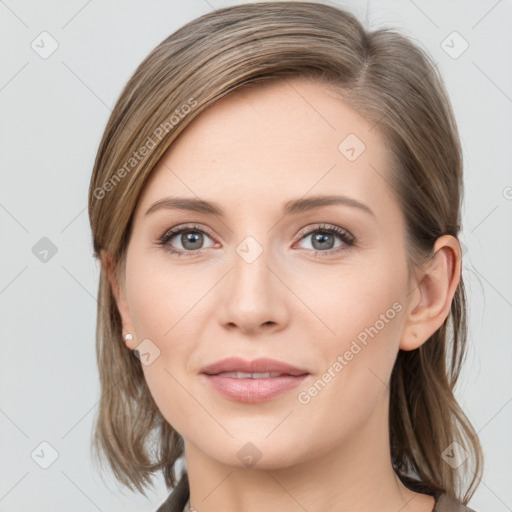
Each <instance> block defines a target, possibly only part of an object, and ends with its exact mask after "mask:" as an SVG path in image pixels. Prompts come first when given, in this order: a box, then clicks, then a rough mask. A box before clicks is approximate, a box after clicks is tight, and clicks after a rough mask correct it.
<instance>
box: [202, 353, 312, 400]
mask: <svg viewBox="0 0 512 512" xmlns="http://www.w3.org/2000/svg"><path fill="white" fill-rule="evenodd" d="M233 371H238V372H247V373H267V372H276V373H281V374H282V375H280V376H278V377H268V378H254V379H253V378H236V377H232V376H225V375H219V373H222V372H233ZM201 373H202V376H203V378H204V379H206V381H207V382H208V383H209V384H210V385H211V386H212V387H213V389H214V390H215V391H217V392H218V393H220V394H221V395H223V396H224V397H226V398H228V399H230V400H234V401H236V402H245V403H251V404H254V403H260V402H264V401H266V400H270V399H271V398H274V397H277V396H279V395H282V394H283V393H285V392H287V391H289V390H291V389H293V388H295V387H297V386H298V385H299V384H300V383H301V382H302V381H303V380H304V379H305V378H306V377H307V376H308V375H309V372H307V371H306V370H303V369H300V368H297V367H295V366H292V365H289V364H287V363H283V362H281V361H277V360H275V359H268V358H260V359H255V360H254V361H246V360H244V359H241V358H237V357H230V358H227V359H223V360H222V361H217V362H216V363H213V364H210V365H208V366H205V367H204V368H203V369H202V371H201Z"/></svg>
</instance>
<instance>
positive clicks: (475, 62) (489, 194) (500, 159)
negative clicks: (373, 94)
mask: <svg viewBox="0 0 512 512" xmlns="http://www.w3.org/2000/svg"><path fill="white" fill-rule="evenodd" d="M236 3H239V2H225V1H212V0H210V1H206V0H193V1H188V2H186V3H185V2H178V1H176V0H175V1H146V2H142V1H138V2H135V1H133V0H131V1H127V0H123V1H99V0H89V1H83V0H77V1H67V2H64V1H61V2H56V1H45V2H44V5H43V2H36V1H20V0H17V1H16V0H6V1H3V0H0V41H1V44H0V51H1V65H0V107H1V123H0V130H1V134H0V144H1V147H0V170H1V186H0V233H1V245H0V247H1V248H0V314H1V322H2V323H1V326H2V327H1V344H2V345H1V346H2V355H1V357H0V364H1V373H0V375H1V386H0V432H1V436H0V443H1V444H0V453H1V457H0V460H1V466H0V510H2V511H19V512H21V511H34V510H38V511H39V512H46V511H53V512H58V511H67V510H70V509H73V510H76V511H95V510H105V511H106V510H108V511H121V510H134V511H135V510H137V511H154V510H156V508H157V506H158V505H159V504H160V503H161V502H162V501H163V500H164V499H165V497H166V496H167V491H166V490H165V487H164V486H163V483H162V482H163V481H162V480H161V479H160V480H157V482H158V484H159V485H158V486H157V488H156V490H155V492H154V493H153V494H150V500H147V499H145V498H143V497H140V496H138V495H137V494H130V493H129V492H128V491H123V492H124V494H123V492H122V491H121V489H120V488H118V487H117V486H116V484H115V481H114V480H113V479H112V478H111V476H110V474H109V473H107V474H105V476H104V478H105V481H103V480H102V478H101V477H100V475H99V472H98V470H97V468H95V467H94V466H93V465H92V463H91V459H90V455H89V445H90V435H91V429H92V420H93V417H94V414H95V412H96V410H97V403H98V398H99V386H98V376H97V369H96V362H95V348H94V330H95V316H96V298H95V297H96V290H97V283H98V275H99V272H98V265H97V264H96V262H95V260H94V259H93V257H92V245H91V237H90V231H89V224H88V218H87V211H86V206H87V188H88V182H89V178H90V173H91V170H92V165H93V161H94V157H95V152H96V150H97V146H98V143H99V141H100V137H101V134H102V132H103V129H104V127H105V124H106V121H107V118H108V116H109V114H110V110H111V108H112V106H113V104H114V102H115V100H116V98H117V96H118V95H119V93H120V92H121V89H122V87H123V86H124V84H125V82H126V81H127V80H128V78H129V77H130V75H131V74H132V73H133V71H134V70H135V68H136V66H137V65H138V64H139V62H140V61H141V60H142V59H143V58H144V57H145V56H146V55H147V53H148V52H149V51H150V50H151V49H153V48H154V47H155V46H156V45H157V44H158V43H160V41H161V40H162V39H164V38H165V37H167V36H168V35H169V34H171V33H172V32H173V31H174V30H176V29H177V28H179V27H180V26H182V25H183V24H184V23H186V22H187V21H189V20H191V19H193V18H195V17H197V16H199V15H201V14H205V13H207V12H210V11H211V10H212V9H215V8H220V7H224V6H228V5H235V4H236ZM332 3H334V2H332ZM338 3H339V5H343V6H348V7H349V8H350V9H351V10H352V11H353V12H355V13H356V14H357V15H358V17H359V18H360V19H361V20H362V21H363V22H364V23H365V25H366V26H367V27H370V28H376V27H378V26H391V27H394V28H396V29H397V30H399V31H401V32H402V33H403V34H405V35H408V36H409V37H411V38H413V39H414V40H415V41H416V42H418V43H419V44H421V45H422V46H423V47H424V48H426V49H427V50H428V51H429V52H430V53H431V55H432V56H433V57H434V59H435V61H436V62H438V67H439V69H440V71H441V73H442V74H443V77H444V79H445V82H446V84H447V87H448V91H449V94H450V96H451V99H452V102H453V106H454V110H455V115H456V117H457V121H458V125H459V130H460V134H461V138H462V144H463V149H464V161H465V206H464V210H463V226H464V230H463V233H462V241H463V244H464V250H465V251H466V252H465V254H464V271H463V272H464V274H463V275H464V279H465V281H466V285H467V287H468V295H469V298H470V336H469V354H468V358H467V362H466V366H465V368H464V371H463V374H462V377H461V381H460V383H459V385H458V388H457V396H458V398H459V399H460V401H461V404H462V406H463V407H464V410H465V411H466V413H467V414H468V416H469V418H470V419H471V421H472V422H473V424H474V425H475V427H476V429H477V431H478V432H479V435H480V439H481V442H482V444H483V447H484V451H485V456H486V461H485V462H486V466H485V473H484V477H483V480H482V483H481V485H480V487H479V488H478V490H477V492H476V494H475V496H474V497H473V499H472V500H471V502H470V506H472V507H473V508H475V509H476V510H478V512H486V511H491V510H492V511H494V512H501V511H507V510H512V488H511V486H510V482H511V481H512V480H511V477H512V457H511V455H512V450H511V447H512V436H511V435H510V433H511V432H512V428H511V427H512V404H511V400H512V386H511V381H512V376H511V372H510V366H511V363H512V344H511V343H510V333H511V325H510V324H511V322H510V320H511V317H512V315H511V312H512V289H511V274H512V267H511V265H510V261H511V258H510V256H511V253H512V229H511V218H512V173H511V167H510V164H511V160H512V159H511V153H512V151H511V141H512V133H511V132H512V129H511V120H512V59H511V58H510V57H511V53H512V52H511V48H512V35H511V32H510V24H511V22H512V2H511V1H506V0H501V1H496V0H490V1H478V2H477V1H452V2H444V1H443V2H441V1H436V2H434V1H429V2H427V1H426V0H423V1H420V0H415V1H413V0H400V1H398V0H397V1H387V2H385V3H384V2H379V3H377V2H375V3H371V4H370V3H366V2H338ZM43 31H47V32H48V33H49V34H51V37H52V38H54V39H55V40H56V41H57V43H58V48H57V50H56V51H55V52H54V53H53V54H52V55H51V56H49V57H48V58H46V59H44V58H42V57H41V56H40V55H39V54H38V53H37V52H36V51H35V50H34V49H33V48H32V47H31V44H32V42H33V41H35V43H34V44H39V45H40V46H42V44H41V43H40V39H41V37H39V35H40V34H41V32H43ZM454 31H456V32H458V33H459V34H460V35H461V36H462V37H463V38H464V40H466V41H467V43H468V44H469V47H468V48H467V50H466V51H465V52H464V53H462V54H461V55H459V56H457V58H454V55H453V53H454V52H455V53H458V52H459V51H460V50H461V49H462V46H461V44H462V40H460V39H453V37H457V36H453V35H451V34H452V33H453V32H454ZM450 35H451V36H450ZM449 36H450V37H449ZM44 37H48V36H44ZM447 37H449V38H448V39H447ZM38 41H39V43H38ZM45 41H46V42H45V48H46V50H48V48H50V42H51V41H50V40H49V39H46V40H45ZM443 41H445V43H443ZM451 41H453V42H451ZM447 45H448V46H452V47H453V48H452V49H451V50H449V51H451V52H452V55H449V53H447V51H446V50H448V48H447ZM39 51H42V49H41V48H40V49H39ZM43 237H47V238H48V239H49V240H50V241H51V244H49V242H48V241H47V240H44V241H41V239H42V238H43ZM41 244H42V245H41ZM34 247H35V249H34ZM45 247H46V248H48V247H49V252H48V253H47V255H46V256H45V258H46V261H42V260H41V258H43V259H44V253H41V252H40V251H41V250H42V249H44V248H45ZM52 250H53V252H55V250H56V251H57V252H56V253H55V254H53V253H52ZM42 442H47V443H49V444H50V445H51V446H52V447H53V449H54V450H56V452H57V454H58V458H57V459H56V460H55V462H54V463H53V464H52V465H51V466H50V467H48V469H42V468H41V467H40V465H38V464H37V463H36V462H35V461H34V459H36V460H38V461H39V462H40V463H44V462H45V460H46V462H47V463H48V462H50V459H49V457H50V456H51V449H48V448H46V449H45V448H44V447H43V452H44V456H43V455H42V453H43V452H41V446H40V443H42ZM34 450H35V451H36V454H37V453H39V459H38V458H37V456H36V455H34V459H33V458H32V456H31V454H33V453H34Z"/></svg>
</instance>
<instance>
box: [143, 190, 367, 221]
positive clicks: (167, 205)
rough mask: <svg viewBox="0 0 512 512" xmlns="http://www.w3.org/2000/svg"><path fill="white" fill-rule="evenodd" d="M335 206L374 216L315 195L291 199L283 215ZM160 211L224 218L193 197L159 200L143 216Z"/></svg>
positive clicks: (347, 201)
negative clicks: (339, 205)
mask: <svg viewBox="0 0 512 512" xmlns="http://www.w3.org/2000/svg"><path fill="white" fill-rule="evenodd" d="M335 204H342V205H345V206H351V207H354V208H359V209H360V210H362V211H364V212H366V213H369V214H370V215H372V216H373V217H375V214H374V213H373V211H372V210H371V209H370V207H369V206H368V205H366V204H364V203H361V202H359V201H357V200H356V199H352V198H351V197H346V196H333V195H317V196H310V197H302V198H299V199H292V200H290V201H287V202H286V203H284V205H283V215H293V214H298V213H302V212H306V211H309V210H315V209H317V208H322V207H324V206H330V205H335ZM160 209H169V210H183V211H190V212H197V213H205V214H209V215H216V216H218V217H224V210H223V209H222V207H221V206H220V205H219V204H218V203H216V202H214V201H205V200H203V199H198V198H195V197H166V198H164V199H160V200H159V201H157V202H156V203H153V204H152V205H151V206H150V207H149V208H148V210H147V211H146V213H145V215H149V214H150V213H153V212H155V211H157V210H160Z"/></svg>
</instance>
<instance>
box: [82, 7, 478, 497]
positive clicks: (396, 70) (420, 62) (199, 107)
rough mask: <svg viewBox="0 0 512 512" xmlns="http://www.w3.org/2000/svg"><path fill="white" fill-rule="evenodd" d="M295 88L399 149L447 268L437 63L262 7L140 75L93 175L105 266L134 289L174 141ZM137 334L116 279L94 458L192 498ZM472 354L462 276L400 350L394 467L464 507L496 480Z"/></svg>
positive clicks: (374, 38)
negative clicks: (143, 218) (325, 91)
mask: <svg viewBox="0 0 512 512" xmlns="http://www.w3.org/2000/svg"><path fill="white" fill-rule="evenodd" d="M292 76H303V77H309V78H312V79H315V80H317V81H319V82H321V83H324V84H328V85H330V86H332V87H334V88H335V90H336V91H337V92H338V93H339V97H340V99H342V100H343V101H345V102H346V103H347V104H348V105H349V106H351V107H352V108H353V109H354V110H355V111H356V112H358V113H359V114H360V115H361V116H363V117H364V118H365V119H367V120H370V121H371V122H372V123H373V126H374V127H377V129H378V130H379V131H380V132H381V133H382V134H383V136H384V137H385V140H386V142H387V144H388V147H389V155H390V166H389V172H388V174H389V183H390V185H391V186H392V187H393V189H394V190H395V192H396V197H397V200H398V201H399V203H400V205H401V208H402V211H403V213H404V216H405V220H406V230H407V233H406V234H407V242H408V263H409V269H410V275H412V272H413V271H414V269H415V268H417V265H419V264H421V263H422V262H425V261H426V260H428V259H429V258H430V257H432V255H433V254H432V249H433V245H434V242H435V241H436V239H437V238H438V237H440V236H441V235H443V234H450V235H453V236H454V237H457V235H458V233H459V230H460V204H461V202H462V192H463V190H462V189H463V181H462V153H461V147H460V142H459V138H458V132H457V127H456V123H455V119H454V115H453V112H452V108H451V105H450V101H449V98H448V96H447V93H446V91H445V87H444V84H443V81H442V78H441V76H440V75H439V73H438V71H437V69H436V66H435V65H434V63H433V61H432V60H431V58H430V57H429V56H428V55H427V54H426V53H425V52H424V51H422V50H421V49H420V48H419V47H418V46H417V45H415V44H413V43H412V42H411V41H410V40H409V39H407V38H405V37H403V36H402V35H400V34H398V33H396V32H394V31H393V30H390V29H379V30H375V31H373V32H370V31H366V30H364V29H363V27H362V26H361V24H360V23H359V22H358V20H357V19H356V18H355V17H354V16H353V15H352V14H350V13H348V12H346V11H344V10H342V9H340V8H337V7H333V6H330V5H326V4H321V3H311V2H295V1H293V2H260V3H252V4H247V5H238V6H234V7H228V8H224V9H219V10H217V11H215V12H212V13H210V14H206V15H204V16H201V17H199V18H197V19H195V20H193V21H191V22H189V23H187V24H186V25H185V26H183V27H182V28H180V29H179V30H177V31H176V32H175V33H173V34H172V35H170V36H169V37H168V38H167V39H165V40H164V41H162V42H161V43H160V44H159V45H158V46H157V47H156V48H155V49H154V50H153V51H152V52H151V53H150V54H149V55H148V56H147V57H146V59H145V60H144V61H143V62H142V63H141V64H140V65H139V67H138V68H137V70H136V71H135V73H134V74H133V76H132V77H131V78H130V80H129V81H128V83H127V84H126V86H125V88H124V89H123V91H122V93H121V95H120V97H119V99H118V101H117V103H116V105H115V107H114V109H113V111H112V114H111V116H110V118H109V120H108V123H107V126H106V128H105V132H104V134H103V138H102V140H101V143H100V146H99V149H98V153H97V156H96V161H95V164H94V170H93V173H92V179H91V184H90V189H89V218H90V222H91V227H92V233H93V244H94V251H95V255H96V257H100V256H101V254H102V253H106V254H109V255H110V256H111V257H112V261H113V262H115V271H116V275H117V277H118V279H119V281H118V282H121V281H122V278H123V275H124V270H123V267H124V265H123V263H124V256H125V254H126V247H127V244H128V240H129V237H130V230H131V225H132V220H133V219H132V218H133V212H134V210H135V207H136V204H137V201H138V198H139V197H140V195H141V192H142V190H143V188H144V185H145V183H146V181H147V179H148V177H149V175H150V173H151V171H152V169H153V168H154V167H155V165H156V164H157V162H158V160H159V159H160V158H161V157H162V155H163V154H164V152H165V151H166V150H167V149H168V148H169V146H170V145H171V144H172V143H173V141H174V140H175V139H176V138H177V137H178V136H179V134H180V133H181V132H182V131H183V130H184V129H185V128H186V127H187V126H188V125H189V124H190V123H191V122H192V120H193V119H194V118H195V117H197V116H198V115H199V114H200V113H201V112H202V111H204V110H205V109H206V108H208V106H210V105H212V104H213V103H215V102H216V101H218V100H219V99H220V98H222V97H224V96H226V95H227V94H229V93H230V92H232V91H234V90H236V89H239V88H240V87H243V86H245V85H248V84H257V83H258V82H263V81H266V80H272V79H278V78H279V77H280V78H281V79H286V77H292ZM143 148H146V150H145V151H144V150H143ZM121 329H122V326H121V319H120V315H119V312H118V310H117V306H116V302H115V298H114V296H113V294H112V290H111V287H110V285H109V281H108V279H107V275H106V271H105V268H103V267H102V269H101V275H100V284H99V292H98V323H97V361H98V367H99V375H100V380H101V399H100V404H99V410H98V414H97V418H96V423H95V432H94V438H93V448H94V451H95V455H97V456H98V458H99V459H100V462H103V461H102V460H101V458H102V457H103V458H104V459H105V460H106V461H107V462H108V464H109V465H110V467H111V468H112V470H113V471H114V473H115V475H116V477H117V479H118V480H119V481H120V482H122V483H123V484H124V485H126V486H128V487H130V488H133V487H132V486H134V487H135V488H136V489H137V490H139V492H141V493H143V494H145V492H144V487H145V486H147V485H148V484H149V485H151V484H152V477H153V476H152V473H154V472H155V471H159V470H162V471H163V474H164V478H165V482H166V484H167V487H168V488H170V487H174V486H175V485H176V469H175V462H176V460H177V459H178V458H179V457H180V456H181V455H183V439H182V438H181V436H180V435H179V434H178V433H177V432H176V431H175V430H174V429H173V428H172V426H171V425H169V424H168V423H167V422H166V420H165V419H164V418H163V416H162V415H161V413H160V412H159V410H158V408H157V406H156V404H155V402H154V401H153V398H152V396H151V393H150V392H149V389H148V387H147V385H146V382H145V379H144V376H143V372H142V369H141V365H140V362H139V361H138V360H137V359H136V358H135V357H134V356H133V355H132V353H131V352H130V351H129V350H127V348H126V346H125V345H124V343H123V341H122V332H121ZM465 350H466V299H465V290H464V283H463V280H462V276H461V280H460V283H459V286H458V288H457V290H456V293H455V296H454V298H453V301H452V304H451V310H450V313H449V315H448V317H447V318H446V320H445V322H444V323H443V325H442V326H441V327H440V328H439V329H438V330H437V331H436V332H435V333H434V334H433V335H432V336H431V338H430V339H429V340H428V341H427V342H426V343H424V344H423V345H421V346H420V347H419V348H418V349H416V350H412V351H402V350H400V351H399V354H398V356H397V359H396V362H395V365H394V368H393V372H392V375H391V383H390V410H389V429H390V439H391V447H390V449H391V455H392V461H393V466H394V468H395V471H396V473H397V475H398V476H399V477H400V478H401V479H402V481H403V482H404V484H405V485H406V486H408V487H409V488H411V489H413V490H416V491H417V492H424V493H428V494H434V493H436V492H447V493H448V494H450V495H452V496H454V497H456V498H457V499H459V501H461V502H462V503H463V504H466V503H467V502H468V501H469V499H470V498H471V496H472V494H473V493H474V491H475V489H476V486H477V485H478V483H479V480H480V477H481V474H482V470H483V469H482V466H483V454H482V449H481V446H480V442H479V440H478V437H477V434H476V432H475V430H474V429H473V427H472V425H471V423H470V421H469V420H468V418H467V417H466V415H465V414H464V412H463V411H462V409H461V408H460V406H459V404H458V403H457V400H456V398H455V396H454V387H455V384H456V382H457V379H458V376H459V373H460V370H461V366H462V363H463V360H464V358H465ZM150 436H153V437H154V438H155V440H156V442H155V443H154V444H153V445H150V443H149V441H150ZM452 443H458V444H459V445H461V447H462V449H463V450H465V451H466V454H467V456H468V458H467V460H466V462H465V463H464V464H463V465H462V466H460V467H459V468H452V466H451V465H450V464H448V463H447V462H446V461H445V460H444V458H443V452H444V451H445V450H446V449H449V447H450V445H451V444H452ZM152 447H153V451H151V448H152ZM459 449H461V448H459ZM467 475H469V476H470V478H471V477H472V479H471V480H470V482H469V484H468V483H467V482H465V481H464V478H465V477H466V476H467Z"/></svg>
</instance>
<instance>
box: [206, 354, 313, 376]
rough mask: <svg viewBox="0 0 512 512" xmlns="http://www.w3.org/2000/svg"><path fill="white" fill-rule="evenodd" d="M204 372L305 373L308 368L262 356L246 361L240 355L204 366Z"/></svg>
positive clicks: (211, 373)
mask: <svg viewBox="0 0 512 512" xmlns="http://www.w3.org/2000/svg"><path fill="white" fill-rule="evenodd" d="M201 372H202V373H206V374H208V375H217V374H219V373H222V372H246V373H267V372H276V373H281V374H284V375H304V374H306V373H308V372H307V371H306V370H303V369H301V368H297V367H296V366H292V365H290V364H288V363H284V362H282V361H278V360H276V359H269V358H266V357H262V358H260V359H254V360H253V361H246V360H245V359H242V358H240V357H228V358H227V359H222V360H221V361H216V362H215V363H212V364H209V365H207V366H205V367H204V368H202V370H201Z"/></svg>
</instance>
